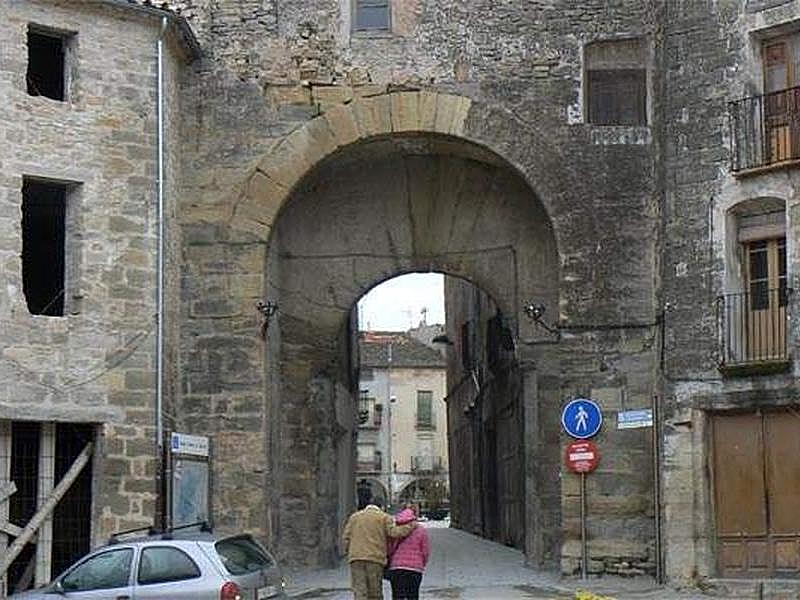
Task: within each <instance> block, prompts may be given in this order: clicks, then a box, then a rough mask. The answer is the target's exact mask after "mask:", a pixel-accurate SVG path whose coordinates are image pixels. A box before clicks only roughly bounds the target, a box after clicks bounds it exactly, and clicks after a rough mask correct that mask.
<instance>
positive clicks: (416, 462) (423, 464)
mask: <svg viewBox="0 0 800 600" xmlns="http://www.w3.org/2000/svg"><path fill="white" fill-rule="evenodd" d="M443 468H444V460H443V459H442V457H441V456H412V457H411V472H412V473H421V472H422V473H438V472H440V471H441V470H442V469H443Z"/></svg>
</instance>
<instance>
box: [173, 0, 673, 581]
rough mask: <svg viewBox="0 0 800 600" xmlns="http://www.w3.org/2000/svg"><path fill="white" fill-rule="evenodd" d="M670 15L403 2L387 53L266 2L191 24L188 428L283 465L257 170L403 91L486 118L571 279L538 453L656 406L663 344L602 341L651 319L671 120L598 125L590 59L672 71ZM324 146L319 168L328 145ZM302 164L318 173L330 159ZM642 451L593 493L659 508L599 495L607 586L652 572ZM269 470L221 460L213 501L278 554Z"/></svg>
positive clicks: (626, 442) (203, 10) (333, 18)
mask: <svg viewBox="0 0 800 600" xmlns="http://www.w3.org/2000/svg"><path fill="white" fill-rule="evenodd" d="M660 6H661V3H659V2H639V1H629V2H619V3H616V4H614V5H609V3H607V2H600V1H597V2H594V1H593V2H584V3H581V5H580V6H577V5H574V4H573V3H567V2H555V1H548V2H534V3H526V4H525V6H524V7H523V6H520V5H518V4H514V3H511V4H508V3H504V4H498V3H493V2H488V1H483V0H474V1H464V2H449V3H435V2H422V1H419V2H408V3H405V2H404V3H399V2H398V3H394V4H393V7H394V10H395V13H394V14H395V19H394V22H395V24H396V26H397V29H396V31H395V32H394V33H393V34H391V35H385V34H384V35H365V34H352V35H351V33H350V21H349V9H348V3H347V2H339V1H333V0H326V1H322V0H319V1H305V2H299V1H298V2H289V3H282V4H281V5H280V6H278V7H277V8H275V9H274V10H273V8H272V5H271V3H269V2H259V3H247V4H242V3H235V2H218V3H216V4H213V5H211V4H203V3H196V4H194V5H193V6H191V7H188V8H187V10H189V9H191V10H193V11H195V12H194V13H193V16H190V19H191V20H192V22H193V23H197V27H198V32H199V37H200V38H201V40H202V41H203V43H204V50H205V51H206V58H205V59H204V60H203V61H200V62H198V63H196V64H195V65H194V68H193V70H192V71H191V72H190V73H187V74H186V76H185V78H184V80H183V88H182V89H183V99H184V101H185V105H184V106H185V110H184V115H185V120H184V128H183V145H184V149H185V154H184V162H183V173H184V176H185V177H184V186H183V194H182V196H183V198H184V201H183V202H182V205H181V210H180V215H181V220H182V225H183V232H184V236H185V242H184V259H185V266H184V269H183V284H182V285H183V287H182V290H183V297H182V308H181V310H182V311H183V312H182V315H183V317H182V325H183V326H184V327H183V331H182V337H181V340H182V342H181V343H182V362H183V364H184V365H185V366H186V369H185V370H184V375H183V378H182V390H183V397H182V401H181V402H182V407H183V408H182V412H186V413H187V414H189V413H190V416H191V419H192V420H191V422H190V424H191V425H192V426H195V425H196V426H197V427H198V428H201V429H202V428H203V427H205V430H208V431H211V432H214V433H215V435H217V436H222V438H223V439H231V440H234V439H237V438H238V439H239V440H242V439H244V440H246V443H247V445H248V446H249V447H255V448H265V449H267V448H273V447H274V446H273V445H272V444H273V443H275V441H276V440H278V439H280V437H281V436H282V435H283V433H281V431H282V430H281V429H280V427H279V426H278V425H276V421H275V420H269V421H264V420H263V414H264V413H263V411H264V408H265V407H266V408H267V409H269V410H276V409H277V410H280V407H279V406H274V404H275V403H279V402H280V401H281V398H279V397H276V396H275V390H276V386H275V382H274V381H275V380H273V379H270V378H271V377H273V376H272V375H270V373H272V371H271V370H270V369H271V366H272V364H273V363H272V361H276V360H277V361H280V360H281V357H280V355H278V354H276V353H275V349H276V344H278V343H277V342H275V341H274V339H269V342H268V343H269V347H268V348H267V353H266V354H265V353H264V346H263V345H262V342H260V340H259V339H258V328H259V325H260V320H259V318H258V315H257V314H256V313H255V311H254V308H253V307H254V305H255V302H256V301H257V300H260V299H262V295H263V293H264V290H265V289H268V282H269V281H270V280H273V281H274V280H275V278H276V277H277V275H278V274H277V272H276V271H275V270H274V269H273V268H272V267H270V269H269V270H268V269H266V267H265V264H264V262H263V256H264V253H265V251H266V248H267V243H268V235H269V231H270V228H271V226H272V224H273V223H274V222H275V218H276V217H275V215H276V213H278V211H279V209H280V204H279V203H278V204H269V205H265V206H264V207H262V208H261V209H258V208H252V209H251V208H249V207H244V206H243V205H241V204H237V198H240V197H241V195H242V194H243V193H245V194H246V193H247V188H246V187H245V186H246V185H247V183H248V181H249V177H250V175H251V174H252V173H253V172H254V169H255V167H256V165H257V164H258V163H259V162H260V161H265V162H263V163H262V169H264V170H267V171H269V170H273V169H274V170H275V172H278V173H279V172H281V169H283V170H284V172H286V170H291V169H294V168H295V167H293V166H291V165H290V166H286V165H284V164H283V163H282V162H280V161H281V160H284V159H282V158H281V153H280V152H276V153H274V154H269V152H270V149H271V148H273V147H275V145H276V144H278V143H280V142H281V140H283V138H284V137H285V136H287V135H288V134H290V133H291V132H293V131H294V132H296V133H297V134H298V135H299V134H300V132H301V130H302V128H303V127H304V126H306V125H308V124H309V123H311V121H312V119H314V118H315V117H317V116H318V115H320V114H323V113H324V114H331V115H334V114H336V115H340V114H341V110H340V107H342V106H344V107H345V109H346V110H350V107H352V106H357V105H362V103H363V105H364V106H367V105H369V106H383V103H384V102H386V103H391V102H393V100H391V99H390V98H389V97H388V96H385V95H384V94H386V93H387V92H391V91H393V90H398V89H406V90H408V89H412V90H413V89H422V90H426V91H430V92H448V93H453V94H458V95H460V96H462V97H464V98H467V99H469V100H470V101H472V102H473V103H474V106H475V108H474V109H472V111H471V112H470V116H469V119H468V123H467V126H466V130H467V132H468V133H469V135H470V137H471V138H472V139H477V140H480V141H481V143H483V144H485V145H486V146H487V147H489V148H492V149H493V150H494V151H496V152H499V153H500V154H501V155H506V156H509V157H511V162H512V163H513V164H515V165H516V166H517V168H519V169H521V170H522V171H523V173H524V174H525V176H526V179H527V181H528V182H529V184H530V186H531V187H532V189H533V191H534V193H536V194H537V195H538V196H539V197H540V199H541V200H542V202H543V203H544V205H545V206H546V208H547V211H548V216H549V218H550V219H551V221H552V224H553V227H554V231H555V236H556V239H557V242H558V252H559V258H560V265H561V272H560V300H559V302H558V303H552V305H550V306H548V314H549V315H551V316H552V318H553V319H554V320H559V321H561V322H562V323H564V324H565V325H569V324H575V325H577V326H579V328H581V327H585V328H586V329H585V330H582V329H581V330H579V331H578V333H576V334H574V335H573V336H571V337H570V338H567V339H565V340H564V342H563V344H562V345H561V346H559V349H557V350H554V349H551V350H550V352H549V353H548V352H546V351H545V350H542V351H541V352H540V351H538V350H536V351H532V352H533V353H534V354H537V353H538V354H541V355H542V357H543V358H542V361H541V364H542V365H548V366H547V369H548V371H547V372H543V373H540V377H539V379H540V381H542V382H543V385H542V387H541V388H540V389H541V393H542V394H545V397H546V398H547V406H550V407H551V408H550V409H549V410H547V411H545V413H546V414H544V415H543V417H542V418H543V419H544V421H543V423H546V424H547V425H548V429H547V431H549V432H550V433H549V435H550V438H549V439H548V440H547V441H546V442H545V441H544V440H543V441H542V442H541V443H546V444H548V447H549V448H552V449H553V450H552V451H553V452H555V451H556V450H554V449H555V448H557V447H559V446H560V443H561V441H560V438H559V437H558V433H557V432H558V422H557V412H558V408H557V407H558V406H559V405H560V403H561V402H562V401H563V400H564V399H565V398H566V397H567V396H569V395H574V394H577V393H588V392H590V391H591V390H593V389H598V390H606V389H609V388H610V389H611V390H612V391H609V392H608V394H607V395H608V396H609V397H611V398H613V399H614V400H613V402H612V405H613V406H618V405H619V402H618V401H617V399H618V398H620V397H622V396H623V395H626V394H627V396H625V397H626V399H627V400H626V402H630V403H631V404H626V406H635V407H642V406H648V405H649V403H650V400H651V397H652V394H653V389H654V386H655V373H654V370H655V369H656V365H657V362H656V361H655V359H654V353H655V347H656V344H655V343H654V336H655V333H654V332H653V328H650V329H648V328H646V327H645V328H643V329H642V330H641V331H640V332H639V333H636V332H632V333H624V332H617V333H614V332H610V333H603V334H597V333H595V332H594V330H593V329H592V328H593V327H596V326H601V327H602V326H607V327H612V326H615V325H617V324H620V323H623V324H624V323H633V324H647V323H652V322H654V321H655V319H656V311H657V306H658V302H657V300H656V290H657V265H658V258H657V248H658V235H659V227H658V218H659V199H660V198H659V190H658V188H657V181H658V177H659V175H658V173H657V171H656V168H655V164H656V163H655V159H656V157H658V156H659V151H660V150H659V146H658V143H659V138H658V136H657V132H658V131H659V127H660V113H659V106H660V104H659V101H658V100H656V99H654V100H653V101H652V102H651V106H650V111H651V126H650V127H594V126H591V125H587V124H585V123H584V122H583V116H582V115H583V105H582V97H583V88H582V63H581V61H582V58H581V57H582V48H583V45H584V44H585V43H588V42H590V41H594V40H597V39H607V38H609V37H611V38H620V37H625V36H645V38H646V39H647V40H648V43H649V44H650V45H651V48H652V54H653V56H654V57H655V56H658V53H659V52H660V50H659V48H660V35H661V34H660V25H659V23H658V18H659V17H660V15H661V12H660V10H659V7H660ZM237 19H238V21H237ZM253 31H257V32H258V35H256V36H254V35H253ZM651 66H652V65H651ZM652 75H653V76H652V78H651V91H652V92H657V91H658V88H659V85H660V83H659V79H658V77H657V76H656V75H655V74H652ZM656 95H657V94H656ZM415 97H416V96H415ZM420 97H422V96H420ZM398 98H399V96H398ZM331 118H333V117H331ZM337 118H338V117H337ZM318 121H319V119H318ZM298 139H299V138H298ZM306 139H307V140H308V141H309V143H310V144H311V145H310V146H309V150H307V152H308V156H309V157H312V156H315V157H317V158H319V156H321V154H319V153H318V152H316V150H315V149H314V147H313V143H314V142H315V140H314V139H313V136H312V135H311V134H309V136H308V138H306ZM303 143H306V142H303ZM317 143H318V144H319V149H321V148H322V147H323V145H324V142H323V141H322V140H317ZM323 154H324V153H323ZM286 160H289V159H286ZM270 161H272V162H270ZM302 164H304V165H307V167H306V168H308V169H310V168H311V167H312V166H313V165H314V164H315V159H314V158H309V159H308V160H306V159H304V160H303V162H302ZM543 164H548V165H549V166H548V167H547V168H543V167H542V165H543ZM297 168H299V167H297ZM292 172H293V171H292ZM267 184H268V185H271V184H270V183H269V182H267ZM254 189H255V188H254ZM251 210H252V211H253V212H251ZM258 210H261V211H262V212H261V213H260V214H258V212H257V211H258ZM243 215H244V216H243ZM356 218H357V217H356ZM242 219H244V220H247V219H255V222H252V223H250V224H249V225H247V226H246V227H247V233H244V232H242V231H241V230H240V231H236V230H235V229H233V228H232V227H231V224H236V227H237V228H238V227H239V223H241V222H242ZM291 323H292V322H291V320H285V321H282V322H281V328H280V329H281V330H280V333H277V329H274V330H273V333H271V334H270V335H271V336H279V337H280V339H283V340H287V339H288V340H292V339H293V338H295V336H304V335H307V333H303V332H302V331H301V329H300V328H293V325H292V324H291ZM277 347H280V345H279V344H278V346H277ZM562 348H563V353H562V350H561V349H562ZM554 352H557V354H553V353H554ZM547 356H549V357H550V358H549V359H547V360H545V358H547ZM555 356H558V357H559V359H555V358H554V357H555ZM561 359H563V360H561ZM264 364H266V365H267V367H268V368H267V370H266V372H265V370H264V368H263V367H264ZM559 364H561V365H564V366H559ZM604 365H605V367H604ZM609 365H610V366H611V367H610V368H606V367H608V366H609ZM573 366H574V367H575V368H574V369H572V370H571V371H570V370H568V368H571V367H573ZM629 373H630V374H629ZM265 390H269V392H268V393H267V395H266V396H265ZM604 393H605V392H604ZM270 407H272V408H270ZM309 410H311V411H313V407H312V408H310V409H309ZM611 410H612V411H613V410H615V409H613V408H612V409H611ZM551 413H552V414H551ZM553 415H555V417H554V416H553ZM223 417H224V418H223ZM311 422H317V419H316V418H314V419H312V420H311ZM187 423H189V422H187ZM308 433H309V435H311V436H313V435H314V432H313V431H310V432H308ZM325 435H327V434H325ZM629 437H630V436H625V435H618V434H616V433H612V432H609V435H608V438H607V439H606V440H605V441H604V443H605V444H606V447H605V448H604V452H605V453H606V455H607V456H609V457H611V456H614V455H615V453H617V452H619V453H623V454H624V453H625V449H627V448H629V447H630V441H631V440H630V439H629ZM644 442H645V441H644V440H638V439H637V443H640V444H642V446H641V447H639V448H638V449H637V451H636V452H634V453H632V454H630V455H627V454H626V458H625V460H624V464H620V465H617V463H614V462H611V461H610V462H609V463H608V464H609V472H608V474H607V475H605V476H604V478H603V479H604V481H605V482H604V483H601V482H600V481H599V479H598V485H601V486H605V487H604V489H606V490H613V489H614V487H615V486H616V484H617V482H621V481H625V482H628V483H630V485H632V486H633V489H635V493H636V494H638V495H637V498H639V500H637V502H641V506H642V507H644V509H642V510H643V512H642V510H640V508H639V507H640V505H631V504H630V502H629V501H628V499H626V498H623V497H621V496H616V495H614V494H611V495H610V497H608V498H604V497H603V494H602V493H601V494H600V496H599V497H600V498H602V501H603V502H604V504H603V505H602V506H603V509H604V510H606V512H607V514H614V511H615V510H619V511H621V512H620V515H621V516H620V519H618V520H617V521H616V522H615V523H616V524H610V523H606V524H604V525H603V526H602V527H603V529H602V530H600V529H598V535H600V534H603V535H609V532H612V534H610V535H612V536H616V535H619V536H620V537H619V538H618V539H620V544H618V545H617V546H615V547H614V548H603V547H599V546H596V547H595V548H596V549H595V550H593V552H594V554H593V559H595V560H597V561H599V562H598V564H600V563H602V565H606V563H608V564H609V565H612V566H609V567H608V569H606V567H605V566H602V567H600V568H599V570H614V569H617V570H619V569H624V568H625V567H624V566H622V567H615V566H613V565H622V563H625V562H626V561H628V563H629V564H632V562H636V563H637V564H638V565H644V567H645V568H647V569H650V568H651V565H652V557H651V553H652V551H651V548H650V544H649V542H648V541H647V540H648V537H649V536H650V535H651V533H652V515H651V512H652V511H651V509H648V508H647V503H648V502H649V500H648V498H649V497H650V493H649V492H650V491H649V487H650V486H651V477H650V475H648V473H649V472H650V470H649V469H650V457H649V454H648V452H649V450H647V448H646V447H645V445H644ZM558 452H560V448H559V449H558ZM265 454H267V451H266V450H265ZM274 458H275V457H274V456H272V455H265V456H264V455H262V456H261V457H259V456H258V455H257V453H255V452H254V453H251V454H248V455H247V456H242V455H241V453H235V452H231V453H230V455H227V454H223V456H221V457H220V456H218V457H217V469H216V474H215V476H216V477H217V480H216V483H217V484H218V487H217V489H218V490H220V492H221V494H222V496H221V498H225V500H224V501H223V500H220V502H219V505H218V508H219V509H221V511H222V517H223V520H224V522H225V523H226V524H228V525H231V526H233V525H239V526H248V527H253V528H258V531H262V532H264V534H265V535H266V536H267V537H268V538H269V529H270V527H271V526H270V523H274V521H275V516H274V515H273V516H272V517H267V516H265V513H263V512H262V509H261V508H260V507H261V506H263V505H262V504H258V503H256V502H255V500H256V499H257V498H260V497H263V498H264V504H265V505H266V507H267V508H266V511H267V513H269V511H272V510H275V507H276V506H277V498H275V497H274V496H273V495H271V492H270V491H269V490H268V491H267V492H266V493H265V494H263V496H262V495H261V491H260V490H262V489H263V485H264V481H265V480H266V481H267V482H275V485H274V486H273V485H271V484H269V486H268V487H269V489H274V490H279V489H280V488H281V485H282V484H281V482H285V481H287V478H289V477H290V475H291V473H290V472H289V471H287V470H286V467H280V466H276V465H275V464H272V463H271V461H273V460H274ZM614 465H617V466H614ZM637 473H641V474H642V475H641V476H637V475H636V474H637ZM237 486H238V487H239V488H242V489H244V490H246V491H245V493H244V497H245V498H246V500H244V501H239V500H237V499H236V498H235V497H232V496H231V497H230V502H228V501H227V500H228V497H227V495H226V494H227V493H228V490H231V491H232V490H233V489H235V488H236V487H237ZM253 506H257V507H258V508H255V509H253V508H252V507H253ZM574 510H576V506H575V505H574V503H572V502H571V501H565V504H564V510H563V515H564V519H565V520H570V519H574V518H575V516H576V514H575V513H574ZM625 511H627V512H625ZM637 511H638V513H637V514H641V516H640V517H638V518H637V520H636V521H635V525H634V526H633V527H629V526H625V525H623V523H624V522H625V521H624V519H625V518H626V517H624V516H622V515H627V514H630V513H634V512H637ZM648 511H650V512H648ZM565 522H567V521H565ZM568 531H569V535H568V536H567V538H566V539H565V543H566V544H567V545H565V548H567V549H569V548H572V546H570V545H568V544H569V543H570V540H571V539H574V538H573V535H574V530H573V529H569V530H568ZM629 534H630V535H629ZM615 539H616V538H615ZM292 545H293V544H292V543H291V542H288V543H287V546H288V547H291V546H292ZM566 556H567V558H571V557H572V556H573V554H572V551H571V550H569V551H568V554H567V555H566ZM606 558H608V560H606ZM565 564H566V563H565ZM570 564H572V563H569V564H567V566H566V567H565V568H567V570H571V567H570V566H569V565H570Z"/></svg>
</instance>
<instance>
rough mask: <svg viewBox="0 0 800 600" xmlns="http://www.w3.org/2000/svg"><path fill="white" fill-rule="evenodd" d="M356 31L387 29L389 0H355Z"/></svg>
mask: <svg viewBox="0 0 800 600" xmlns="http://www.w3.org/2000/svg"><path fill="white" fill-rule="evenodd" d="M354 8H355V18H354V23H355V24H354V27H353V28H354V29H355V30H356V31H388V30H389V16H390V12H391V11H390V10H389V0H355V4H354Z"/></svg>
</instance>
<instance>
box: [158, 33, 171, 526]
mask: <svg viewBox="0 0 800 600" xmlns="http://www.w3.org/2000/svg"><path fill="white" fill-rule="evenodd" d="M167 24H168V20H167V17H162V18H161V30H160V31H159V34H158V40H157V41H156V54H157V67H156V70H157V79H158V81H157V91H156V118H157V121H158V122H157V130H156V139H157V142H156V144H157V157H156V161H157V175H156V196H157V221H158V233H157V246H158V251H157V264H156V402H155V413H156V414H155V419H156V464H157V466H158V468H157V471H156V489H157V490H158V496H159V497H160V498H159V504H158V505H159V506H160V507H161V511H162V514H161V521H162V523H161V525H162V527H164V528H165V527H168V526H169V525H170V523H169V522H168V520H169V519H168V516H167V515H168V514H169V504H168V502H169V495H170V494H169V492H170V489H169V480H170V476H171V474H170V473H169V472H168V469H169V461H167V460H166V456H165V454H164V415H163V413H164V235H165V227H164V172H165V167H164V36H165V35H166V32H167Z"/></svg>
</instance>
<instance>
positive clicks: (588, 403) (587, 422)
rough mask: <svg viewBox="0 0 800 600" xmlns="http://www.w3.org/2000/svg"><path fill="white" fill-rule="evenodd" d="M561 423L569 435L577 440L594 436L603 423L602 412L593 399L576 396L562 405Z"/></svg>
mask: <svg viewBox="0 0 800 600" xmlns="http://www.w3.org/2000/svg"><path fill="white" fill-rule="evenodd" d="M561 425H562V426H563V427H564V431H566V432H567V433H568V434H569V435H571V436H572V437H574V438H578V439H579V440H585V439H587V438H590V437H594V436H595V435H597V433H598V432H599V431H600V427H601V426H602V425H603V413H602V412H601V411H600V407H599V406H598V405H597V402H595V401H594V400H589V399H588V398H576V399H575V400H571V401H569V402H568V403H567V405H566V406H565V407H564V412H562V413H561Z"/></svg>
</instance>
